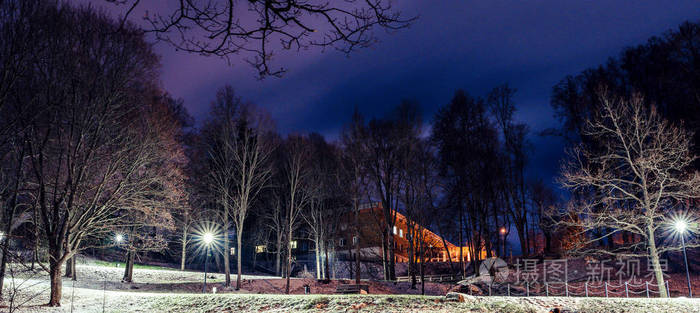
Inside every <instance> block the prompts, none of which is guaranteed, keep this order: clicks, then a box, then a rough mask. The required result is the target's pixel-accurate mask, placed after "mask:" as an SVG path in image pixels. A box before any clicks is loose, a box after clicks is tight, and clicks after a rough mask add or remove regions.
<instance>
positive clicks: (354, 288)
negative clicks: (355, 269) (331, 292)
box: [335, 284, 369, 293]
mask: <svg viewBox="0 0 700 313" xmlns="http://www.w3.org/2000/svg"><path fill="white" fill-rule="evenodd" d="M360 290H364V291H365V293H369V285H350V284H340V285H338V287H336V288H335V293H361V292H360Z"/></svg>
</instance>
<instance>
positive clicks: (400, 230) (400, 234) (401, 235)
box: [399, 229, 403, 238]
mask: <svg viewBox="0 0 700 313" xmlns="http://www.w3.org/2000/svg"><path fill="white" fill-rule="evenodd" d="M399 237H401V238H403V229H399Z"/></svg>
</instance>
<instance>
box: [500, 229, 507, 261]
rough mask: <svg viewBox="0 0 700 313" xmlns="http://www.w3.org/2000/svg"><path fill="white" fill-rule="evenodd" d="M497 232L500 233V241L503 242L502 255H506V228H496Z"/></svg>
mask: <svg viewBox="0 0 700 313" xmlns="http://www.w3.org/2000/svg"><path fill="white" fill-rule="evenodd" d="M498 232H499V233H501V241H502V243H503V257H504V258H505V257H506V232H507V230H506V228H505V227H501V229H499V230H498Z"/></svg>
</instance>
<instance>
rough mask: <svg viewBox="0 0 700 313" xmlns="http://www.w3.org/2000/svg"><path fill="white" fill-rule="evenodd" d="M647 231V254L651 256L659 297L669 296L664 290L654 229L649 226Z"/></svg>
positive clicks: (664, 285)
mask: <svg viewBox="0 0 700 313" xmlns="http://www.w3.org/2000/svg"><path fill="white" fill-rule="evenodd" d="M647 232H648V233H649V254H650V257H651V264H652V266H653V268H654V276H655V277H656V284H658V285H659V297H661V298H667V297H669V296H670V294H669V291H668V290H666V284H665V283H664V273H663V271H662V268H661V263H660V262H659V253H658V251H657V250H656V239H654V231H653V230H652V228H651V226H649V227H647Z"/></svg>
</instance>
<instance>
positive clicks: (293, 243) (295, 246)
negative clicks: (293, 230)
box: [289, 240, 297, 249]
mask: <svg viewBox="0 0 700 313" xmlns="http://www.w3.org/2000/svg"><path fill="white" fill-rule="evenodd" d="M289 245H290V246H291V247H292V249H296V248H297V241H296V240H292V241H290V242H289Z"/></svg>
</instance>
